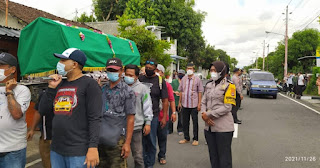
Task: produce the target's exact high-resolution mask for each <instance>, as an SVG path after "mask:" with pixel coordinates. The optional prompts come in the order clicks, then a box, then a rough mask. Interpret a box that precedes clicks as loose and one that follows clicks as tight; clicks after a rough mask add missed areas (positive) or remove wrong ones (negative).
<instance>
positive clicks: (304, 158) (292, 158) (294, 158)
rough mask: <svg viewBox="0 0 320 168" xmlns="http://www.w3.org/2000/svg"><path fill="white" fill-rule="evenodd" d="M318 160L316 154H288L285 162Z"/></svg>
mask: <svg viewBox="0 0 320 168" xmlns="http://www.w3.org/2000/svg"><path fill="white" fill-rule="evenodd" d="M317 160H318V158H317V157H315V156H286V157H285V162H316V161H317Z"/></svg>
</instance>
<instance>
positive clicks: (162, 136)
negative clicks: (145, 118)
mask: <svg viewBox="0 0 320 168" xmlns="http://www.w3.org/2000/svg"><path fill="white" fill-rule="evenodd" d="M168 124H169V123H168V122H167V125H166V126H165V127H164V128H161V127H160V125H159V126H158V129H157V137H158V145H159V153H158V160H160V159H161V158H166V153H167V135H168Z"/></svg>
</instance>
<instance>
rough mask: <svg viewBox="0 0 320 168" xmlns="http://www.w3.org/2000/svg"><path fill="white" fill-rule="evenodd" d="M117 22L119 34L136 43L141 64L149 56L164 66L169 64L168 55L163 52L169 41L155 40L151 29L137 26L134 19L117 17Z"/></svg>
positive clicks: (167, 47) (168, 45) (168, 46)
mask: <svg viewBox="0 0 320 168" xmlns="http://www.w3.org/2000/svg"><path fill="white" fill-rule="evenodd" d="M118 22H119V26H120V27H119V33H120V36H121V37H123V38H127V39H130V40H133V41H134V42H135V43H136V45H137V47H138V50H139V52H140V55H141V65H143V64H144V63H145V61H146V60H148V59H149V58H154V59H156V60H157V61H158V62H159V63H160V64H162V65H163V66H164V67H168V66H169V65H170V63H171V58H170V55H169V54H165V53H164V51H165V50H167V49H169V48H170V43H168V42H167V41H165V40H157V39H156V36H155V35H154V34H153V33H152V32H151V31H148V30H146V29H145V27H144V26H138V25H137V23H136V21H134V20H129V19H128V18H126V17H125V16H122V17H121V18H119V20H118Z"/></svg>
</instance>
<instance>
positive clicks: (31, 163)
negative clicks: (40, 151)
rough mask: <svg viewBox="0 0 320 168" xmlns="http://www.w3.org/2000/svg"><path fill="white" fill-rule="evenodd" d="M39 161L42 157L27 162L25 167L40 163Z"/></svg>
mask: <svg viewBox="0 0 320 168" xmlns="http://www.w3.org/2000/svg"><path fill="white" fill-rule="evenodd" d="M39 162H41V159H37V160H34V161H32V162H30V163H28V164H26V167H25V168H28V167H31V166H33V165H35V164H37V163H39Z"/></svg>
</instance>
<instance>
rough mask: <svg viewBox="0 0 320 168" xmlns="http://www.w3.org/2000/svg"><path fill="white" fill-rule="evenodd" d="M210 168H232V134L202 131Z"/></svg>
mask: <svg viewBox="0 0 320 168" xmlns="http://www.w3.org/2000/svg"><path fill="white" fill-rule="evenodd" d="M204 135H205V138H206V141H207V144H208V149H209V156H210V162H211V167H212V168H232V153H231V142H232V137H233V132H211V131H210V129H209V131H206V130H204Z"/></svg>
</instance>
